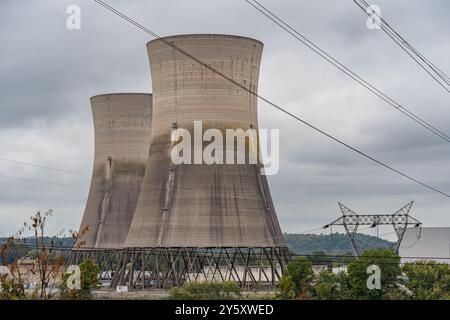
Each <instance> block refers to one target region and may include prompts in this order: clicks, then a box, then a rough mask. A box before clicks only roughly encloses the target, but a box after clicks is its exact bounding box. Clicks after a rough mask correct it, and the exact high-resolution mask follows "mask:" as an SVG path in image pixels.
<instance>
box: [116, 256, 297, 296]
mask: <svg viewBox="0 0 450 320" xmlns="http://www.w3.org/2000/svg"><path fill="white" fill-rule="evenodd" d="M288 262H289V252H288V249H287V247H240V248H226V247H221V248H212V247H211V248H198V247H196V248H192V247H177V248H175V247H170V248H160V247H158V248H139V249H125V250H123V251H122V254H121V256H120V258H119V262H118V264H117V267H116V269H115V272H114V276H113V279H112V282H111V286H112V287H116V286H122V285H126V286H128V288H129V289H151V288H160V289H166V288H170V287H174V286H177V287H179V286H183V285H184V284H185V283H189V282H193V281H197V282H208V281H219V282H220V281H234V282H237V283H238V284H239V285H240V286H241V287H242V288H260V289H263V288H264V289H268V290H270V289H274V288H275V287H276V283H277V282H278V281H279V279H280V278H281V276H282V274H283V270H284V267H285V266H286V264H287V263H288Z"/></svg>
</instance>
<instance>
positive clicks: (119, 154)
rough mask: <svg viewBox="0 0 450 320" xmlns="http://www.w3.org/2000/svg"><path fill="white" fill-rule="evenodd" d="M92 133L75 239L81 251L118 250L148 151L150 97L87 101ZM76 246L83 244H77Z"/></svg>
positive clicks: (116, 96) (115, 96)
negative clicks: (92, 148)
mask: <svg viewBox="0 0 450 320" xmlns="http://www.w3.org/2000/svg"><path fill="white" fill-rule="evenodd" d="M91 106H92V115H93V120H94V130H95V131H94V132H95V153H94V167H93V172H92V180H91V187H90V190H89V196H88V200H87V204H86V209H85V212H84V216H83V220H82V222H81V226H80V230H82V229H84V228H85V227H86V226H88V228H89V231H88V232H87V233H86V234H85V235H83V236H82V237H81V238H80V239H78V244H80V245H81V248H87V249H88V248H121V247H122V245H123V243H124V241H125V238H126V236H127V234H128V229H129V227H130V224H131V221H132V218H133V215H134V211H135V208H136V204H137V200H138V197H139V194H140V191H141V185H142V180H143V178H144V174H145V168H146V162H147V157H148V151H149V147H150V130H151V118H152V95H151V94H141V93H117V94H104V95H98V96H94V97H92V98H91ZM82 242H85V243H83V244H82Z"/></svg>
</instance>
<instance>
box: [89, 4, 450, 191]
mask: <svg viewBox="0 0 450 320" xmlns="http://www.w3.org/2000/svg"><path fill="white" fill-rule="evenodd" d="M94 1H95V2H97V3H98V4H100V5H101V6H103V7H104V8H106V9H107V10H109V11H111V12H113V13H114V14H116V15H118V16H119V17H121V18H122V19H124V20H126V21H127V22H129V23H131V24H133V25H134V26H136V27H138V28H139V29H141V30H143V31H144V32H146V33H148V34H150V35H151V36H153V37H155V38H156V39H157V40H159V41H162V42H163V43H164V44H166V45H168V46H170V47H171V48H173V49H174V50H176V51H178V52H180V53H181V54H183V55H185V56H186V57H188V58H189V59H191V60H193V61H195V62H196V63H198V64H199V65H201V66H202V67H204V68H205V69H207V70H209V71H211V72H213V73H215V74H216V75H218V76H220V77H221V78H223V79H225V80H227V81H229V82H230V83H232V84H234V85H235V86H237V87H239V88H241V89H242V90H244V91H247V92H248V93H250V94H251V95H253V96H255V97H257V98H259V99H260V100H262V101H264V102H266V103H267V104H269V105H271V106H272V107H274V108H276V109H277V110H279V111H281V112H283V113H284V114H286V115H288V116H290V117H291V118H294V119H295V120H297V121H299V122H301V123H303V124H304V125H306V126H308V127H310V128H311V129H313V130H315V131H316V132H318V133H320V134H322V135H324V136H326V137H328V138H329V139H331V140H333V141H335V142H337V143H339V144H341V145H342V146H344V147H346V148H348V149H350V150H351V151H353V152H355V153H357V154H359V155H361V156H363V157H365V158H367V159H369V160H371V161H373V162H375V163H377V164H379V165H381V166H383V167H385V168H387V169H389V170H391V171H393V172H395V173H397V174H399V175H401V176H403V177H404V178H407V179H408V180H411V181H413V182H415V183H417V184H419V185H421V186H423V187H425V188H427V189H430V190H433V191H435V192H437V193H439V194H441V195H443V196H445V197H447V198H450V194H448V193H445V192H443V191H441V190H439V189H437V188H435V187H432V186H430V185H428V184H426V183H424V182H422V181H420V180H418V179H415V178H413V177H411V176H409V175H407V174H405V173H403V172H401V171H399V170H397V169H394V168H393V167H391V166H390V165H387V164H385V163H383V162H381V161H379V160H377V159H375V158H374V157H372V156H370V155H368V154H366V153H364V152H362V151H360V150H358V149H356V148H355V147H352V146H351V145H349V144H347V143H345V142H343V141H341V140H340V139H338V138H336V137H334V136H332V135H331V134H329V133H326V132H325V131H323V130H321V129H319V128H318V127H316V126H314V125H312V124H311V123H309V122H307V121H306V120H303V119H302V118H300V117H299V116H297V115H295V114H293V113H291V112H289V111H287V110H286V109H284V108H282V107H280V106H279V105H277V104H276V103H274V102H272V101H270V100H268V99H266V98H264V97H262V96H261V95H259V94H258V93H257V92H255V91H253V90H251V89H248V88H247V87H245V86H244V85H242V84H240V83H238V82H237V81H235V80H233V79H231V78H230V77H228V76H226V75H225V74H223V73H222V72H220V71H218V70H216V69H215V68H213V67H211V66H210V65H208V64H207V63H205V62H203V61H201V60H199V59H198V58H196V57H194V56H192V55H191V54H189V53H188V52H186V51H184V50H183V49H181V48H179V47H177V46H176V45H175V44H173V43H171V42H169V41H167V40H166V39H164V38H161V37H160V36H159V35H158V34H156V33H154V32H153V31H151V30H149V29H148V28H146V27H144V26H142V25H141V24H139V23H138V22H136V21H134V20H133V19H131V18H130V17H128V16H127V15H125V14H123V13H121V12H120V11H118V10H116V9H114V8H113V7H111V6H109V5H108V4H106V3H105V2H103V1H101V0H94ZM449 141H450V139H449Z"/></svg>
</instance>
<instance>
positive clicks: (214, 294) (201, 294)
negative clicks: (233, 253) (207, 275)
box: [169, 281, 241, 300]
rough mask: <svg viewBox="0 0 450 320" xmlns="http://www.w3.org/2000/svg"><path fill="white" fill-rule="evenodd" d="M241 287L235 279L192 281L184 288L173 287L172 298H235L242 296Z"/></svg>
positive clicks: (170, 296)
mask: <svg viewBox="0 0 450 320" xmlns="http://www.w3.org/2000/svg"><path fill="white" fill-rule="evenodd" d="M240 295H241V293H240V288H239V286H238V285H237V283H235V282H233V281H224V282H190V283H187V284H185V285H184V286H183V287H182V288H172V289H171V290H170V292H169V299H171V300H223V299H226V300H233V299H238V298H239V297H240Z"/></svg>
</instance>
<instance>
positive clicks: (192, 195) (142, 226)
mask: <svg viewBox="0 0 450 320" xmlns="http://www.w3.org/2000/svg"><path fill="white" fill-rule="evenodd" d="M164 39H165V40H166V41H168V42H170V43H172V44H173V45H175V46H176V47H178V48H180V49H182V50H184V51H185V52H187V53H188V54H189V55H191V56H193V57H195V58H196V59H198V60H200V61H202V62H203V63H206V64H208V65H209V66H211V67H212V68H214V69H217V70H218V71H220V72H221V73H223V74H225V75H226V76H227V77H230V78H232V79H233V80H234V81H237V82H238V83H240V84H242V85H244V86H245V87H247V88H248V89H250V90H252V91H254V92H256V91H257V89H258V77H259V67H260V62H261V55H262V49H263V44H262V43H261V42H260V41H257V40H254V39H250V38H246V37H240V36H230V35H214V34H198V35H180V36H171V37H166V38H164ZM147 50H148V55H149V60H150V68H151V77H152V87H153V122H152V131H151V142H150V153H149V157H148V161H147V171H146V174H145V178H144V182H143V187H142V190H141V194H140V197H139V201H138V204H137V207H136V212H135V215H134V218H133V221H132V224H131V227H130V231H129V233H128V237H127V240H126V241H125V244H124V248H126V250H125V252H128V255H127V254H125V255H124V257H123V261H122V262H121V263H122V265H121V267H120V268H119V269H117V272H116V276H115V280H114V281H113V285H117V284H124V283H126V282H127V281H128V283H129V285H130V286H136V285H138V283H139V281H142V282H141V284H142V286H143V287H145V286H146V283H148V282H147V280H143V277H144V274H145V272H147V273H148V274H150V275H152V277H153V276H154V277H155V278H154V280H155V281H156V283H158V284H160V285H161V286H165V284H168V285H173V284H181V283H184V282H185V281H189V280H192V279H194V280H201V279H203V280H225V279H228V280H235V281H238V282H240V283H241V284H242V285H245V284H248V283H249V282H252V283H256V282H266V283H270V285H272V286H273V285H274V283H275V281H276V280H277V279H278V278H279V276H280V274H281V271H280V270H282V268H283V264H284V262H285V261H286V254H287V247H286V244H285V242H284V239H283V235H282V232H281V229H280V226H279V223H278V220H277V216H276V213H275V208H274V205H273V203H272V199H271V196H270V191H269V187H268V183H267V180H266V176H264V175H261V173H260V168H259V166H258V165H257V164H248V163H246V164H204V163H203V164H186V163H183V164H174V162H173V161H172V159H171V152H172V150H173V146H174V144H176V141H175V142H172V141H171V135H172V133H173V132H174V130H177V129H181V128H182V129H186V130H188V131H189V132H190V133H191V136H192V137H194V135H195V134H194V121H201V122H202V127H203V132H205V130H207V129H218V131H219V132H222V133H223V136H224V137H225V136H226V135H225V130H226V129H243V130H244V131H245V130H247V129H256V130H257V129H258V118H257V114H258V113H257V99H256V98H255V96H253V95H252V94H250V93H249V92H247V91H246V90H243V89H242V88H239V87H238V86H236V85H235V84H233V83H231V82H229V81H227V80H226V79H224V78H222V77H220V76H218V75H217V74H215V73H213V72H212V71H211V70H209V69H208V68H206V67H205V66H204V65H201V64H199V63H197V62H196V61H194V60H192V59H191V58H189V57H188V56H186V55H185V54H183V53H181V52H180V51H179V50H177V49H176V48H174V47H171V46H169V45H167V43H165V42H164V41H162V40H160V39H157V40H154V41H150V42H149V43H148V44H147ZM185 142H186V141H183V143H185ZM207 144H208V143H204V145H203V146H205V145H207ZM233 151H236V150H235V149H234V150H233ZM194 152H195V151H194V148H192V154H194ZM256 152H257V154H259V150H258V151H256ZM225 153H226V152H225V151H224V159H225V158H226V155H225ZM245 153H246V154H245V157H246V158H247V159H248V158H249V156H250V154H249V149H248V146H247V148H246V151H245ZM140 255H144V256H142V257H141V258H138V257H139V256H140ZM145 255H146V256H145ZM148 256H151V258H150V257H148ZM223 259H225V260H226V262H225V264H226V266H225V267H223V263H224V260H223ZM138 261H141V262H138ZM142 261H153V262H155V261H156V262H155V263H152V264H148V265H145V263H142ZM130 263H131V265H132V266H133V267H132V268H131V270H130V271H127V270H126V269H127V267H126V266H127V265H128V266H129V265H130ZM251 263H253V264H255V263H256V265H257V267H256V269H257V270H255V269H251V268H250V267H249V265H250V264H251ZM155 266H156V267H155ZM155 268H156V269H155ZM164 268H165V269H164ZM239 268H242V269H239ZM264 268H268V270H269V271H268V270H266V269H264ZM136 269H139V270H140V271H139V272H140V273H138V274H137V275H135V270H136ZM163 269H164V271H162V270H163ZM144 270H146V271H145V272H144ZM162 274H164V277H163V279H160V278H159V277H160V275H162ZM262 274H264V275H265V277H264V276H261V275H262ZM211 275H213V277H212V278H211ZM219 275H220V276H219ZM258 275H259V276H258ZM199 277H200V278H199ZM262 278H264V279H265V280H261V279H262ZM139 279H140V280H139ZM257 279H260V280H257Z"/></svg>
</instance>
